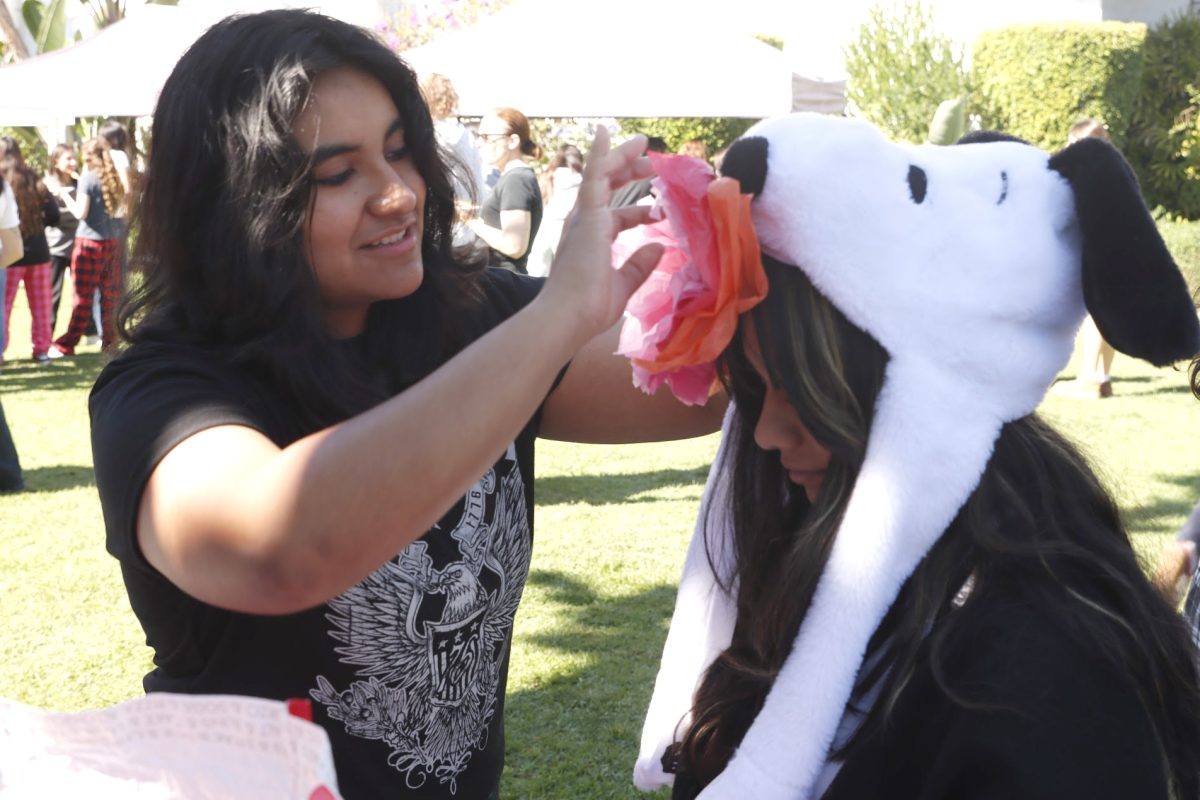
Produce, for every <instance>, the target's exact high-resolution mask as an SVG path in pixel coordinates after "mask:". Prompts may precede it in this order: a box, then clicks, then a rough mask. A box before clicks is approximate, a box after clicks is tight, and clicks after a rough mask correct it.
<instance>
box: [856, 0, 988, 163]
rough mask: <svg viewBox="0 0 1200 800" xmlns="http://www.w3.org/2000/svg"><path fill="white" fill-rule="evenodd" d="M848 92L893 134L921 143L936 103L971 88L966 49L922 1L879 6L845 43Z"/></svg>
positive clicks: (869, 116)
mask: <svg viewBox="0 0 1200 800" xmlns="http://www.w3.org/2000/svg"><path fill="white" fill-rule="evenodd" d="M846 73H847V76H848V77H847V81H846V96H847V98H848V99H849V101H850V103H851V105H852V107H853V109H854V110H856V111H857V113H858V114H859V115H861V116H863V117H865V118H866V119H867V120H869V121H870V122H871V123H872V124H874V125H876V126H877V127H879V128H880V129H881V130H883V131H884V132H886V133H887V134H888V135H889V136H890V137H891V138H893V139H896V140H901V141H909V142H923V141H925V137H926V135H927V134H928V133H929V126H930V120H932V119H933V117H934V114H935V113H936V111H937V108H938V105H939V104H940V103H941V102H942V101H944V100H953V99H954V98H957V97H962V96H964V95H966V94H968V93H969V85H968V80H967V74H966V72H965V70H964V69H963V64H962V54H961V53H959V52H956V50H955V48H954V46H953V44H952V43H951V41H950V40H949V39H948V38H946V37H945V36H942V35H941V34H938V33H936V31H935V29H934V26H933V17H932V14H931V13H930V12H928V11H926V10H925V9H924V8H923V7H922V6H921V4H920V2H919V0H917V1H914V2H907V3H905V4H904V6H902V7H898V6H897V5H895V4H893V5H892V6H891V7H890V8H884V7H883V6H875V7H874V8H872V9H871V10H870V12H869V15H868V20H867V22H866V23H864V24H863V25H862V27H860V28H859V30H858V38H857V40H856V41H854V42H852V43H851V44H850V45H849V46H848V47H847V48H846Z"/></svg>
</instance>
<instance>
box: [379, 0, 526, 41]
mask: <svg viewBox="0 0 1200 800" xmlns="http://www.w3.org/2000/svg"><path fill="white" fill-rule="evenodd" d="M512 2H513V0H403V2H401V3H400V5H399V10H397V11H396V13H394V14H393V15H392V17H391V19H389V20H387V21H386V22H381V23H380V24H379V25H378V26H377V29H378V31H379V32H380V33H381V34H382V35H383V37H384V39H385V40H386V41H387V43H388V45H389V46H390V47H391V48H392V49H393V50H396V51H397V52H400V51H404V50H410V49H412V48H414V47H417V46H419V45H423V44H425V43H426V42H428V41H431V40H432V39H436V38H437V37H438V36H440V35H441V34H443V33H447V32H449V31H456V30H458V29H459V28H465V27H467V26H468V25H470V24H472V23H474V22H477V21H478V20H480V19H482V18H483V17H486V16H489V15H491V14H494V13H495V12H497V11H499V10H500V9H502V8H504V7H506V6H509V5H512Z"/></svg>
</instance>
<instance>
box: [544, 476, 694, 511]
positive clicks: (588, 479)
mask: <svg viewBox="0 0 1200 800" xmlns="http://www.w3.org/2000/svg"><path fill="white" fill-rule="evenodd" d="M707 477H708V467H707V466H701V467H695V468H694V469H660V470H655V471H653V472H624V473H622V472H617V473H606V474H603V475H550V476H546V477H541V476H539V477H538V479H537V502H538V505H556V504H559V503H574V502H586V503H588V504H590V505H596V506H601V505H611V504H613V503H653V502H658V500H659V498H655V497H638V496H637V495H640V494H642V493H643V492H649V491H653V490H654V489H662V488H664V487H668V486H691V487H695V490H696V497H699V496H700V494H701V493H702V492H703V490H704V480H705V478H707Z"/></svg>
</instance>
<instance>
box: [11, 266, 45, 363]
mask: <svg viewBox="0 0 1200 800" xmlns="http://www.w3.org/2000/svg"><path fill="white" fill-rule="evenodd" d="M7 272H8V276H7V280H6V282H5V284H4V341H5V343H6V344H5V350H7V349H8V347H7V344H8V343H10V342H11V341H12V339H11V338H10V337H9V335H8V334H9V321H10V320H11V319H12V307H13V300H15V299H16V297H17V284H19V283H20V282H21V281H24V282H25V298H26V299H27V300H28V301H29V315H30V316H31V317H33V325H32V326H31V329H30V334H31V337H32V340H33V354H34V355H35V356H40V355H44V354H45V353H46V351H47V350H49V349H50V331H51V329H52V328H53V326H54V321H53V320H52V319H51V316H50V301H51V291H50V262H49V261H47V262H46V263H45V264H32V265H30V266H27V267H9V268H8V270H7Z"/></svg>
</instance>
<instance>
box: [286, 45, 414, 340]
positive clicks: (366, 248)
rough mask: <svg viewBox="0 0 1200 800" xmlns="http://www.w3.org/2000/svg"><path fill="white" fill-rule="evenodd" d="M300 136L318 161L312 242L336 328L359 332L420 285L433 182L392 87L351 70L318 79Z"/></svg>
mask: <svg viewBox="0 0 1200 800" xmlns="http://www.w3.org/2000/svg"><path fill="white" fill-rule="evenodd" d="M293 131H294V133H295V135H296V139H297V141H299V143H300V145H301V147H303V148H304V150H305V151H306V152H308V153H310V154H312V155H313V166H312V172H313V179H314V181H315V182H316V185H317V189H316V198H315V199H314V201H313V204H312V207H311V209H310V211H309V214H308V217H307V220H306V222H305V244H306V247H307V250H308V256H309V260H310V262H311V264H312V268H313V272H314V274H315V276H316V280H317V286H318V288H319V290H320V293H321V304H322V308H323V311H324V315H325V322H326V324H327V325H328V327H329V330H330V331H331V332H332V333H333V334H334V335H335V336H338V337H349V336H354V335H357V334H358V333H360V332H361V331H362V329H363V326H364V325H365V324H366V318H367V311H368V309H369V308H370V306H371V304H372V303H375V302H376V301H379V300H387V299H393V298H399V297H407V296H408V295H410V294H412V293H413V292H415V291H416V290H417V289H418V288H419V287H420V285H421V280H422V278H423V277H424V265H423V263H422V260H421V237H422V234H423V232H424V216H425V181H424V179H423V178H422V177H421V173H420V171H419V170H418V169H417V166H416V164H415V163H413V159H412V155H411V154H410V153H409V151H408V148H407V147H406V146H405V140H404V133H405V132H404V121H403V119H402V118H401V116H400V112H399V110H398V109H397V108H396V104H395V103H394V102H393V101H392V98H391V95H389V94H388V92H387V90H386V89H385V88H384V86H383V84H381V83H380V82H379V81H377V80H376V79H375V78H372V77H371V76H369V75H367V74H366V73H363V72H360V71H358V70H355V69H351V68H348V67H343V68H338V69H333V70H330V71H329V72H325V73H322V74H321V75H319V76H317V78H316V80H314V81H313V88H312V96H311V98H310V99H309V102H308V104H307V105H306V106H305V108H304V110H303V111H301V112H300V114H299V115H298V116H297V117H296V121H295V124H294V125H293Z"/></svg>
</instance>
